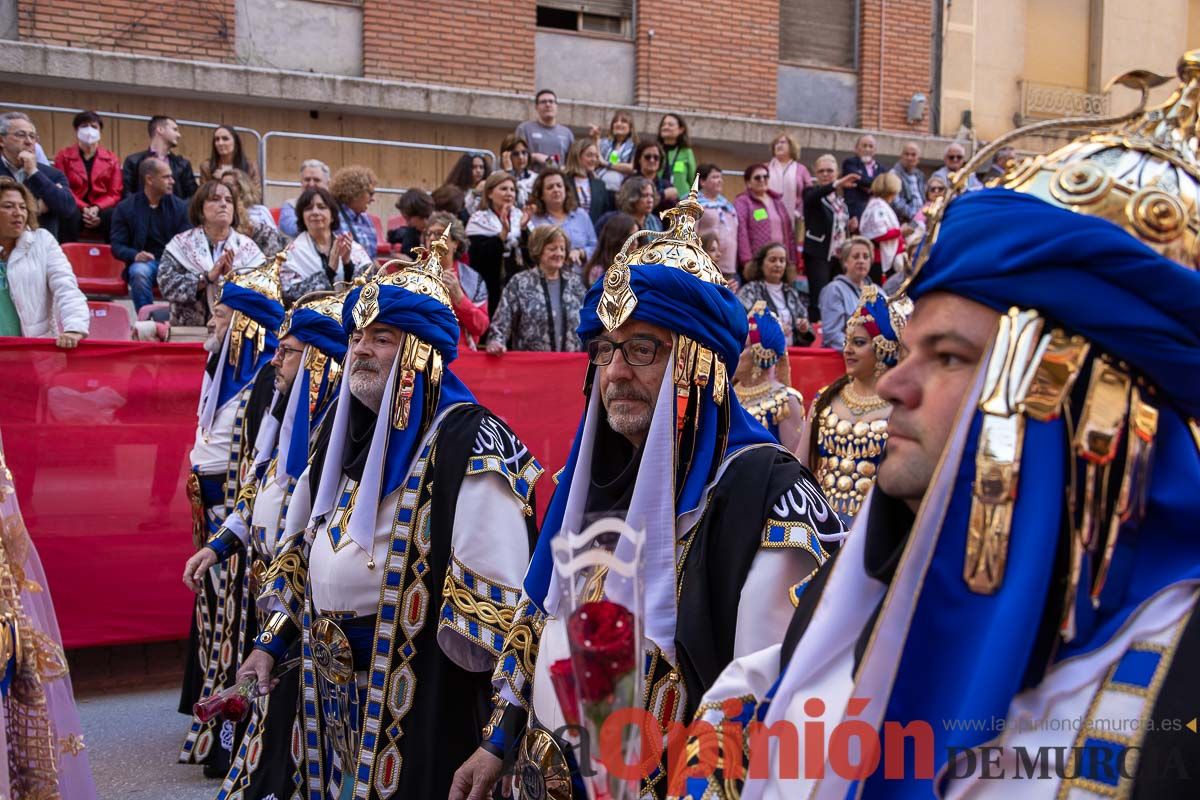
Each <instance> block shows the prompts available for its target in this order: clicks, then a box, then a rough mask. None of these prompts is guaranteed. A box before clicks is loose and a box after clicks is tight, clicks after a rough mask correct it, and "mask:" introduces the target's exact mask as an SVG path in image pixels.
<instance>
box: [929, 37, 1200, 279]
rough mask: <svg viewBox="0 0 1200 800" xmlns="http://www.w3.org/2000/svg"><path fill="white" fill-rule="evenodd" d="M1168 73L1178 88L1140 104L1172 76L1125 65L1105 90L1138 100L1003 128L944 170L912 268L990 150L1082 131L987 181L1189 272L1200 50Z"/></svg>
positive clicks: (1197, 226)
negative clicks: (1098, 114) (1100, 222)
mask: <svg viewBox="0 0 1200 800" xmlns="http://www.w3.org/2000/svg"><path fill="white" fill-rule="evenodd" d="M1176 72H1177V75H1178V78H1179V85H1178V86H1177V87H1176V89H1175V92H1174V93H1173V94H1172V95H1171V96H1170V97H1169V98H1168V99H1167V100H1166V102H1164V103H1162V104H1161V105H1158V106H1153V107H1151V108H1147V107H1146V104H1147V102H1148V100H1149V96H1150V90H1151V89H1153V88H1155V87H1157V86H1161V85H1162V84H1164V83H1167V82H1168V81H1170V80H1171V78H1170V77H1167V76H1163V75H1156V74H1155V73H1153V72H1149V71H1147V70H1133V71H1131V72H1126V73H1124V74H1123V75H1120V76H1118V77H1116V78H1114V79H1113V80H1111V81H1109V83H1108V85H1107V86H1106V87H1105V91H1108V90H1110V89H1112V87H1113V86H1124V87H1126V88H1129V89H1137V90H1138V91H1140V92H1141V99H1140V101H1139V102H1138V104H1137V106H1136V107H1135V108H1134V109H1133V110H1132V111H1129V112H1126V113H1124V114H1118V115H1115V116H1111V117H1103V118H1100V119H1097V118H1094V117H1074V118H1069V119H1056V120H1046V121H1044V122H1038V123H1035V124H1032V125H1027V126H1025V127H1024V128H1018V129H1017V130H1014V131H1012V132H1010V133H1008V134H1005V135H1004V136H1001V137H1000V138H998V139H996V140H995V141H993V142H991V143H990V144H989V145H988V146H987V147H985V148H983V149H981V150H980V151H979V152H978V153H976V154H975V156H974V157H973V158H972V159H970V161H968V162H967V164H966V165H965V166H964V167H963V168H962V169H961V170H959V171H958V172H956V173H954V174H952V175H951V176H950V187H949V190H948V191H947V192H946V195H945V197H944V199H943V200H942V201H941V202H939V203H938V204H937V205H935V207H934V211H933V213H932V214H931V215H930V217H931V220H930V224H929V235H928V236H927V237H926V242H925V245H924V246H923V247H922V248H921V258H920V263H919V264H916V265H915V266H914V269H913V274H914V275H915V274H916V273H917V272H918V271H919V270H920V268H921V267H922V266H924V261H925V260H926V259H927V258H928V254H929V247H930V245H932V244H933V242H934V241H936V239H937V229H938V226H939V225H940V222H941V217H942V213H943V211H944V209H945V208H946V206H947V205H948V204H949V203H951V202H952V201H953V200H954V198H955V197H957V196H960V195H961V194H963V193H964V191H965V190H966V186H967V180H968V178H969V176H970V175H971V174H972V173H973V172H975V171H976V170H977V169H979V167H980V166H981V165H982V164H983V163H984V162H985V161H986V160H987V159H988V158H990V157H991V156H992V155H993V154H994V153H995V152H996V151H997V150H999V149H1000V148H1001V147H1003V146H1004V145H1006V144H1008V143H1009V142H1011V141H1013V140H1015V139H1017V138H1019V137H1022V136H1026V135H1028V134H1031V133H1042V132H1046V131H1050V130H1053V129H1058V128H1074V129H1079V128H1081V127H1087V128H1090V131H1089V132H1088V133H1086V134H1084V135H1082V136H1079V137H1078V138H1076V139H1075V140H1074V141H1072V142H1071V143H1070V144H1067V145H1065V146H1063V147H1060V148H1059V149H1057V150H1055V151H1053V152H1052V153H1049V154H1046V155H1035V156H1032V157H1028V158H1025V159H1024V160H1023V161H1022V162H1021V163H1019V164H1017V163H1014V164H1013V165H1011V166H1010V167H1009V168H1008V171H1007V172H1006V173H1005V174H1004V175H1003V176H1001V177H999V178H997V179H995V180H994V181H992V182H991V183H990V184H989V185H991V186H1002V187H1004V188H1006V189H1012V190H1013V191H1016V192H1021V193H1023V194H1031V195H1034V196H1035V197H1038V198H1039V199H1041V200H1045V201H1046V202H1047V203H1051V204H1052V205H1056V206H1059V207H1061V208H1067V209H1070V210H1072V211H1075V212H1077V213H1080V214H1088V215H1090V216H1095V217H1100V218H1102V219H1106V220H1108V221H1109V222H1112V223H1114V224H1115V225H1118V226H1119V227H1121V228H1123V229H1124V230H1125V231H1127V232H1128V233H1129V234H1131V235H1132V236H1134V237H1136V238H1137V239H1139V240H1140V241H1141V242H1143V243H1144V244H1146V245H1148V246H1149V247H1151V248H1152V249H1154V250H1155V251H1157V252H1158V253H1160V254H1162V255H1163V256H1166V257H1167V258H1170V259H1172V260H1173V261H1176V262H1177V263H1179V264H1182V265H1183V266H1185V267H1187V268H1188V269H1196V268H1197V266H1198V265H1200V209H1198V208H1197V203H1198V202H1200V157H1198V154H1197V107H1198V104H1200V50H1191V51H1189V52H1187V53H1184V54H1183V56H1182V57H1181V58H1180V59H1179V64H1178V66H1177V68H1176ZM909 281H910V282H911V278H910V279H909Z"/></svg>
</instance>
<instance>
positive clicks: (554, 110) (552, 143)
mask: <svg viewBox="0 0 1200 800" xmlns="http://www.w3.org/2000/svg"><path fill="white" fill-rule="evenodd" d="M533 102H534V107H535V110H536V112H537V119H531V120H526V121H525V122H522V123H521V124H520V125H518V126H517V136H520V137H521V138H522V139H524V140H525V141H526V142H527V143H528V144H529V153H530V158H531V159H533V168H534V171H535V172H541V170H542V167H543V166H545V165H546V164H547V163H552V164H558V165H561V164H562V162H563V160H564V159H565V158H566V157H567V151H568V150H570V149H571V145H572V144H574V143H575V134H573V133H571V129H570V128H568V127H566V126H565V125H559V124H558V95H556V94H555V93H554V92H553V91H551V90H550V89H542V90H540V91H539V92H538V93H537V94H536V95H534V98H533Z"/></svg>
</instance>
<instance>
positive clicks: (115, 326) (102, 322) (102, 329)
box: [88, 300, 133, 342]
mask: <svg viewBox="0 0 1200 800" xmlns="http://www.w3.org/2000/svg"><path fill="white" fill-rule="evenodd" d="M88 311H89V312H91V315H92V322H91V327H90V330H89V331H88V338H89V339H103V340H105V341H118V342H128V341H129V340H130V339H132V338H133V322H132V321H131V320H130V319H129V310H128V309H127V308H125V306H123V305H121V304H120V303H108V302H104V301H101V300H89V301H88Z"/></svg>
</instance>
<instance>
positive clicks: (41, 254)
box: [0, 176, 91, 350]
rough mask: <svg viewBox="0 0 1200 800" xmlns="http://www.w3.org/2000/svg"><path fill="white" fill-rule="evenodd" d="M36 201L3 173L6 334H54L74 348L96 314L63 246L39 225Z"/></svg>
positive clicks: (0, 277)
mask: <svg viewBox="0 0 1200 800" xmlns="http://www.w3.org/2000/svg"><path fill="white" fill-rule="evenodd" d="M36 204H37V199H36V198H35V197H34V196H33V193H32V192H31V191H30V190H29V187H27V186H25V185H24V184H21V183H18V182H17V181H15V180H13V179H12V178H9V177H7V176H5V177H0V336H26V337H30V338H53V339H56V344H57V345H58V346H59V347H61V348H63V349H65V350H70V349H71V348H73V347H75V346H76V345H78V344H79V341H80V340H81V339H83V338H84V337H85V336H87V335H88V324H89V322H90V321H91V315H90V313H89V312H88V304H87V298H86V297H84V296H83V292H81V291H79V283H78V282H77V281H76V280H75V272H74V270H72V269H71V263H70V262H69V261H67V257H66V255H65V254H64V253H63V251H62V248H61V247H59V246H58V242H57V241H55V239H54V237H53V236H52V235H50V232H49V231H47V230H44V229H41V228H39V227H38V221H37V214H36V213H34V212H35V210H36ZM56 314H57V316H58V318H57V319H55V315H56Z"/></svg>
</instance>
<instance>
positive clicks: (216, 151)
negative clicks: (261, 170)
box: [200, 125, 260, 183]
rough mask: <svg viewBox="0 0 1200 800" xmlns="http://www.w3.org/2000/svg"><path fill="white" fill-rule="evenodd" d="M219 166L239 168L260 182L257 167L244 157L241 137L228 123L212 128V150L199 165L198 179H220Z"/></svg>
mask: <svg viewBox="0 0 1200 800" xmlns="http://www.w3.org/2000/svg"><path fill="white" fill-rule="evenodd" d="M221 167H229V168H231V169H240V170H241V171H242V172H244V173H246V174H247V175H249V176H250V180H251V181H253V182H254V183H259V182H260V181H259V177H258V167H257V166H255V164H254V161H253V160H251V159H249V158H246V153H245V151H244V150H242V137H241V136H240V135H238V132H237V131H235V130H234V129H233V128H231V127H229V126H228V125H218V126H217V127H216V129H215V130H213V135H212V151H211V152H210V153H209V155H208V161H205V162H204V163H202V164H201V165H200V180H201V181H209V180H213V179H217V180H220V176H219V175H217V171H218V170H219V169H221Z"/></svg>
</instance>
